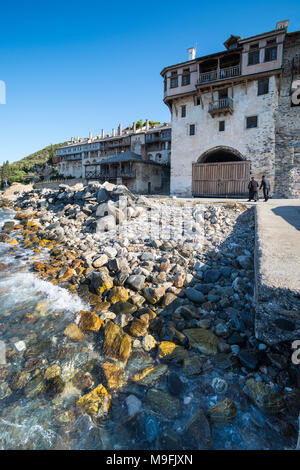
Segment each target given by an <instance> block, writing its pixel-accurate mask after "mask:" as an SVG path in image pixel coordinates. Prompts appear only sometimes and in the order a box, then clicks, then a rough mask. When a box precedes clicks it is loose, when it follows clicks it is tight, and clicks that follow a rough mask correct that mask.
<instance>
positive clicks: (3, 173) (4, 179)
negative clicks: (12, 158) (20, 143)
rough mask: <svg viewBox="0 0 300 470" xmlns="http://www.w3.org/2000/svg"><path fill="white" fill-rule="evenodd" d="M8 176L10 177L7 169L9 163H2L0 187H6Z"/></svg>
mask: <svg viewBox="0 0 300 470" xmlns="http://www.w3.org/2000/svg"><path fill="white" fill-rule="evenodd" d="M9 176H10V168H9V163H8V160H7V161H6V162H4V163H3V165H2V168H1V186H2V187H6V186H7V184H8V181H9Z"/></svg>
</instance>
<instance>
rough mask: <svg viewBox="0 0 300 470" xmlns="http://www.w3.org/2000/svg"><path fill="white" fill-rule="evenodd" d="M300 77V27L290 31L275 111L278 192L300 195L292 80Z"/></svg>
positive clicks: (299, 139)
mask: <svg viewBox="0 0 300 470" xmlns="http://www.w3.org/2000/svg"><path fill="white" fill-rule="evenodd" d="M295 80H300V31H297V32H295V33H290V34H287V35H286V37H285V41H284V48H283V68H282V80H281V86H280V95H279V102H278V107H277V109H276V113H275V121H276V143H275V148H276V152H275V193H276V194H277V195H278V196H282V197H289V198H295V197H300V105H299V106H292V99H291V91H292V83H293V81H295Z"/></svg>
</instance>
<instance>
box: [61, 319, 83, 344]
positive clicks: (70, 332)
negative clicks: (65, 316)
mask: <svg viewBox="0 0 300 470" xmlns="http://www.w3.org/2000/svg"><path fill="white" fill-rule="evenodd" d="M64 335H65V336H67V337H68V338H69V339H72V340H73V341H79V340H81V339H82V338H83V337H84V334H83V333H82V331H81V329H80V328H79V327H78V326H77V325H76V323H70V324H69V325H68V326H67V327H66V328H65V329H64Z"/></svg>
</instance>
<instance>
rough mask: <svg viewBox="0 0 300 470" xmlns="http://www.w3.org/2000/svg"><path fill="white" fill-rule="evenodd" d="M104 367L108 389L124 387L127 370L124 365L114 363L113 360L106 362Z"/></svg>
mask: <svg viewBox="0 0 300 470" xmlns="http://www.w3.org/2000/svg"><path fill="white" fill-rule="evenodd" d="M102 367H103V370H104V375H105V378H106V383H107V388H108V389H110V390H112V389H113V390H115V389H119V388H122V387H123V386H124V385H125V383H126V380H125V372H124V369H123V368H122V367H120V366H118V365H117V364H112V363H111V362H104V364H103V365H102Z"/></svg>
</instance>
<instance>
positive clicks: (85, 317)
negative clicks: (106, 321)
mask: <svg viewBox="0 0 300 470" xmlns="http://www.w3.org/2000/svg"><path fill="white" fill-rule="evenodd" d="M102 325H103V320H101V318H99V317H98V315H97V314H96V313H94V312H89V311H84V310H82V311H81V312H80V321H79V326H80V328H81V329H82V330H84V331H99V330H100V328H101V326H102Z"/></svg>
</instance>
